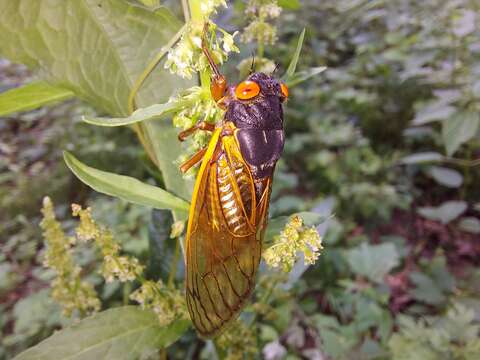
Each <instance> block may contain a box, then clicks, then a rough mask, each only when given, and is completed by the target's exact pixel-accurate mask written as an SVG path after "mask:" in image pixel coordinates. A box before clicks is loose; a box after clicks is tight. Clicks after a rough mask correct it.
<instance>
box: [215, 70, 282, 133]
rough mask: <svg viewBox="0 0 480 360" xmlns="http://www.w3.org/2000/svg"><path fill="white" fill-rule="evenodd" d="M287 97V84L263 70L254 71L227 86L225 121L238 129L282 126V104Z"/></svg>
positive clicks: (264, 128) (278, 127) (277, 127)
mask: <svg viewBox="0 0 480 360" xmlns="http://www.w3.org/2000/svg"><path fill="white" fill-rule="evenodd" d="M287 97H288V89H287V87H286V85H284V84H282V83H281V82H280V81H278V80H277V79H275V78H274V77H272V76H270V75H267V74H264V73H260V72H258V73H254V74H251V75H250V76H249V77H248V78H247V79H246V80H245V81H242V82H241V83H239V84H238V85H236V86H231V87H229V88H228V91H227V96H226V97H225V100H224V104H225V105H226V108H227V112H226V114H225V120H226V121H231V122H233V123H234V124H235V125H236V126H237V127H238V128H257V129H262V130H269V129H283V109H282V103H283V102H284V101H285V100H286V99H287Z"/></svg>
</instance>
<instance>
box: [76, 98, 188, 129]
mask: <svg viewBox="0 0 480 360" xmlns="http://www.w3.org/2000/svg"><path fill="white" fill-rule="evenodd" d="M190 104H191V103H190V102H187V101H171V102H167V103H164V104H155V105H151V106H148V107H146V108H141V109H138V110H137V111H134V112H133V113H132V115H130V116H127V117H120V118H109V117H96V118H95V117H84V118H83V121H85V122H86V123H89V124H92V125H98V126H125V125H132V124H135V123H139V122H142V121H148V120H159V119H162V118H165V117H167V116H168V115H170V114H172V113H173V112H177V111H180V110H181V109H183V108H184V107H186V106H187V105H190Z"/></svg>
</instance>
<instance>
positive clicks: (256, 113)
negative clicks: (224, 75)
mask: <svg viewBox="0 0 480 360" xmlns="http://www.w3.org/2000/svg"><path fill="white" fill-rule="evenodd" d="M247 80H251V81H254V82H256V83H257V84H258V85H259V86H260V94H259V95H258V96H256V97H255V98H253V99H251V100H239V99H236V97H235V93H234V90H235V87H232V88H229V89H228V92H229V94H228V95H229V98H230V101H229V102H228V104H227V111H226V113H225V121H231V122H232V123H233V124H235V126H236V127H237V130H236V132H235V136H236V138H237V140H238V143H239V145H240V151H241V153H242V155H243V157H244V159H245V161H246V162H247V163H248V165H249V166H250V169H251V171H252V174H253V176H254V178H255V179H263V178H265V177H267V176H272V175H273V171H274V169H275V164H276V162H277V160H278V159H279V158H280V155H281V153H282V151H283V144H284V134H283V108H282V101H283V99H284V97H283V95H282V92H281V88H280V83H279V82H278V81H277V80H276V79H274V78H273V77H271V76H268V75H266V74H264V73H254V74H252V75H250V76H249V77H248V79H247Z"/></svg>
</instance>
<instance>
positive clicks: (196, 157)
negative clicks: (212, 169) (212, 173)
mask: <svg viewBox="0 0 480 360" xmlns="http://www.w3.org/2000/svg"><path fill="white" fill-rule="evenodd" d="M206 151H207V148H206V147H204V148H203V149H200V150H199V151H197V152H196V153H195V154H193V156H192V157H191V158H190V159H188V160H187V161H185V162H184V163H183V164H182V165H181V166H180V171H181V172H182V173H184V174H185V173H186V172H187V171H188V170H189V169H190V168H191V167H192V166H195V165H196V164H198V163H199V162H200V161H201V160H202V159H203V155H205V152H206Z"/></svg>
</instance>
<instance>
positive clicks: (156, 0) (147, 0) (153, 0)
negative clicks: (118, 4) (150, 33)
mask: <svg viewBox="0 0 480 360" xmlns="http://www.w3.org/2000/svg"><path fill="white" fill-rule="evenodd" d="M140 2H141V3H142V4H143V5H145V6H148V7H152V8H154V7H157V6H160V0H140Z"/></svg>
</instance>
